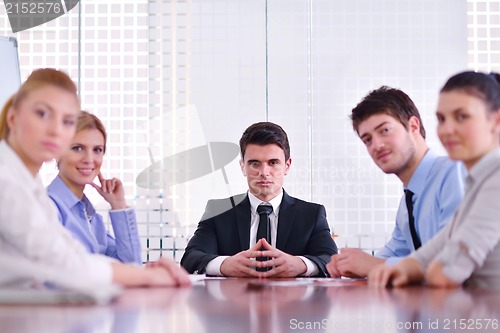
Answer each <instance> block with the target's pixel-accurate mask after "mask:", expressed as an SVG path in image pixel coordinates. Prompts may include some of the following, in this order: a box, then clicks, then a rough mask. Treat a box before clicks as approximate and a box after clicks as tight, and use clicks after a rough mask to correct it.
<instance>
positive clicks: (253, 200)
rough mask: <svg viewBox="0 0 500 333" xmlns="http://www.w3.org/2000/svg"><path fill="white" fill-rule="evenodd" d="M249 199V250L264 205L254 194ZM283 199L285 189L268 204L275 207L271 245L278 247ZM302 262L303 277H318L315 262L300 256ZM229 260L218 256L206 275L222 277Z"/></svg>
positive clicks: (210, 264)
mask: <svg viewBox="0 0 500 333" xmlns="http://www.w3.org/2000/svg"><path fill="white" fill-rule="evenodd" d="M248 199H249V200H250V211H251V217H250V243H249V245H248V248H251V247H252V246H254V245H255V244H256V243H257V242H256V237H257V229H258V228H259V220H260V218H259V214H258V213H257V207H258V206H259V205H260V204H262V203H264V202H263V201H262V200H260V199H259V198H257V197H256V196H255V195H253V194H252V193H250V192H248ZM282 199H283V189H282V190H281V192H280V194H278V195H277V196H276V197H275V198H273V199H271V200H270V201H269V202H266V203H267V204H270V205H271V206H273V212H272V213H271V214H270V215H269V221H270V224H271V245H272V246H276V238H277V232H278V219H279V211H280V205H281V201H282ZM298 257H299V258H300V259H302V261H303V262H304V263H305V264H306V266H307V270H306V272H305V273H304V275H303V276H312V275H316V274H318V272H319V269H318V267H317V266H316V264H315V263H314V262H312V261H311V260H309V259H308V258H306V257H303V256H298ZM227 258H229V256H218V257H216V258H214V259H213V260H211V261H210V262H209V263H208V265H207V268H206V273H207V274H208V275H217V276H222V273H221V271H220V266H221V265H222V262H223V261H224V260H226V259H227Z"/></svg>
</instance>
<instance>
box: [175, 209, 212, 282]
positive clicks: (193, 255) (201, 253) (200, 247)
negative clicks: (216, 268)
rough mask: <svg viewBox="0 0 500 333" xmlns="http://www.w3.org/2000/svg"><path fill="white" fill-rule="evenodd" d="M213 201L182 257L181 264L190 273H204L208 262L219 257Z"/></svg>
mask: <svg viewBox="0 0 500 333" xmlns="http://www.w3.org/2000/svg"><path fill="white" fill-rule="evenodd" d="M212 206H213V202H212V201H208V203H207V206H206V208H205V214H203V217H202V220H201V221H200V222H199V223H198V228H197V229H196V231H195V233H194V235H193V237H191V239H190V240H189V242H188V245H187V246H186V251H185V252H184V255H183V256H182V259H181V266H182V267H184V268H185V269H186V270H187V271H188V273H190V274H204V273H205V270H206V267H207V265H208V263H209V262H210V261H211V260H212V259H214V258H216V257H217V254H216V253H218V247H217V235H216V232H215V227H214V217H211V218H208V219H205V216H213V214H212V213H211V212H212V211H213V207H212Z"/></svg>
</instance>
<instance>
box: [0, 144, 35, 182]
mask: <svg viewBox="0 0 500 333" xmlns="http://www.w3.org/2000/svg"><path fill="white" fill-rule="evenodd" d="M0 162H2V163H5V165H8V166H9V167H10V169H12V172H13V173H14V174H16V175H17V177H18V180H19V182H20V183H22V184H23V186H29V187H31V189H32V190H33V191H39V190H40V189H42V190H43V191H45V189H44V188H43V184H42V179H41V178H40V175H38V174H37V175H36V176H35V177H33V175H32V174H31V172H29V170H28V168H27V167H26V165H25V164H24V162H23V161H22V160H21V158H20V157H19V156H18V155H17V153H16V152H15V151H14V150H13V149H12V147H11V146H9V144H8V143H7V141H5V140H1V141H0Z"/></svg>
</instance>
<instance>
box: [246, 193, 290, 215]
mask: <svg viewBox="0 0 500 333" xmlns="http://www.w3.org/2000/svg"><path fill="white" fill-rule="evenodd" d="M248 199H249V200H250V207H251V210H252V214H257V206H259V205H260V204H261V203H263V202H264V201H262V200H260V199H259V198H257V197H256V196H255V195H253V194H252V193H250V192H248ZM281 200H283V189H281V191H280V193H279V194H278V195H277V196H276V197H274V198H273V199H271V200H269V202H268V203H269V204H271V206H273V213H274V214H275V215H276V216H278V213H279V209H280V205H281Z"/></svg>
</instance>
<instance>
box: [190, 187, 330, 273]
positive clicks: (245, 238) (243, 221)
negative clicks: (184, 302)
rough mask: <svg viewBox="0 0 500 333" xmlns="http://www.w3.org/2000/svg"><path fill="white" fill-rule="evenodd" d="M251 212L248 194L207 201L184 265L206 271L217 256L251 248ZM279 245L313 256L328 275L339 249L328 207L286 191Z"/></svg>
mask: <svg viewBox="0 0 500 333" xmlns="http://www.w3.org/2000/svg"><path fill="white" fill-rule="evenodd" d="M283 192H284V191H283ZM250 216H251V214H250V200H249V199H248V195H247V194H241V195H238V196H234V197H231V198H227V199H218V200H210V201H208V203H207V207H206V209H205V214H203V217H202V220H201V222H200V223H199V224H198V228H197V229H196V231H195V233H194V235H193V237H192V238H191V240H190V241H189V243H188V245H187V247H186V252H185V253H184V255H183V256H182V259H181V265H182V266H183V267H184V268H185V269H186V270H187V271H188V272H189V273H191V274H192V273H199V274H203V273H205V269H206V267H207V264H208V263H209V261H211V260H212V259H214V258H215V257H217V256H232V255H235V254H237V253H239V252H241V251H244V250H248V245H249V244H250ZM276 248H278V249H279V250H281V251H283V252H286V253H288V254H291V255H294V256H304V257H306V258H308V259H310V260H311V261H313V262H314V263H315V264H316V265H317V266H318V268H319V274H318V276H321V277H326V276H328V273H327V270H326V267H325V265H326V264H327V263H328V262H329V261H330V256H331V255H332V254H336V253H337V246H336V245H335V242H334V241H333V239H332V237H331V234H330V228H329V227H328V223H327V221H326V211H325V207H324V206H322V205H318V204H314V203H310V202H306V201H303V200H300V199H296V198H293V197H291V196H289V195H288V194H287V193H286V192H284V193H283V200H282V201H281V205H280V210H279V218H278V233H277V237H276Z"/></svg>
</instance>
